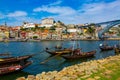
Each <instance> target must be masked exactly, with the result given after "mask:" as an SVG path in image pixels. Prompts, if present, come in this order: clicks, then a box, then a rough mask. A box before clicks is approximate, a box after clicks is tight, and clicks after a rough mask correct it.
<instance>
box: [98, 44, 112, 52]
mask: <svg viewBox="0 0 120 80" xmlns="http://www.w3.org/2000/svg"><path fill="white" fill-rule="evenodd" d="M99 48H100V49H101V51H107V50H113V49H114V47H113V46H108V45H107V44H100V46H99Z"/></svg>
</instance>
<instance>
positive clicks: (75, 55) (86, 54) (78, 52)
mask: <svg viewBox="0 0 120 80" xmlns="http://www.w3.org/2000/svg"><path fill="white" fill-rule="evenodd" d="M95 53H96V50H93V51H90V52H81V50H80V49H76V50H75V51H74V52H73V53H71V54H66V55H62V57H63V58H65V59H78V58H88V57H92V56H94V55H95Z"/></svg>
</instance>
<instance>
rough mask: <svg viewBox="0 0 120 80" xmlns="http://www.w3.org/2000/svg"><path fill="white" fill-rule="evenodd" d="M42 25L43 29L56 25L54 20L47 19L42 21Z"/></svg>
mask: <svg viewBox="0 0 120 80" xmlns="http://www.w3.org/2000/svg"><path fill="white" fill-rule="evenodd" d="M41 22H42V24H41V27H44V26H45V27H51V26H53V24H54V19H53V18H45V19H42V21H41Z"/></svg>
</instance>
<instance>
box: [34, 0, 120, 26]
mask: <svg viewBox="0 0 120 80" xmlns="http://www.w3.org/2000/svg"><path fill="white" fill-rule="evenodd" d="M119 4H120V0H116V1H113V2H109V3H106V2H99V3H98V2H94V3H84V4H83V5H81V6H79V8H78V9H77V10H76V9H73V8H71V7H69V6H49V7H48V6H42V7H38V8H36V9H34V11H35V12H48V13H52V14H55V15H52V16H46V17H53V18H55V20H61V21H63V22H65V23H67V24H71V23H75V24H79V23H98V22H103V21H110V20H116V19H120V14H119V13H120V9H119V7H120V5H119ZM43 18H44V17H43Z"/></svg>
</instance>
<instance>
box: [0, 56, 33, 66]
mask: <svg viewBox="0 0 120 80" xmlns="http://www.w3.org/2000/svg"><path fill="white" fill-rule="evenodd" d="M32 56H33V55H25V56H18V57H5V58H0V64H3V63H10V62H12V63H13V62H19V61H21V60H27V59H29V58H31V57H32Z"/></svg>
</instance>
